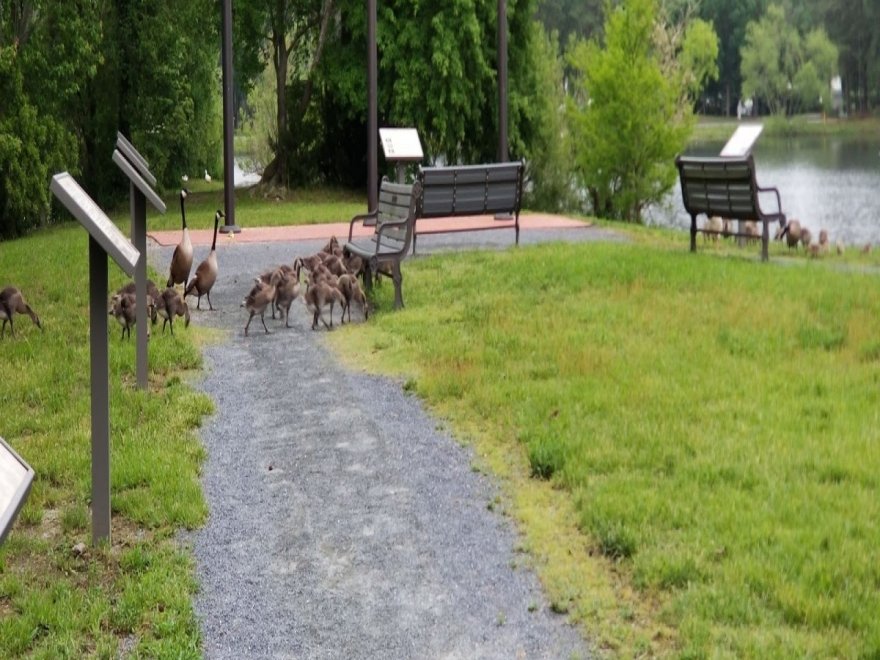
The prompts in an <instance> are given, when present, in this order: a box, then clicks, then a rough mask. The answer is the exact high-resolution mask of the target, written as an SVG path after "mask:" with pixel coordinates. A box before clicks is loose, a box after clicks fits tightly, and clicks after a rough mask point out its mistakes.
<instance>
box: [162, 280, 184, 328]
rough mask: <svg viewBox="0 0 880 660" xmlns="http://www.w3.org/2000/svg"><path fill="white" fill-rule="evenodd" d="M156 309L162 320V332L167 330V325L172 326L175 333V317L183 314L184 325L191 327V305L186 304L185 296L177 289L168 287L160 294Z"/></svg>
mask: <svg viewBox="0 0 880 660" xmlns="http://www.w3.org/2000/svg"><path fill="white" fill-rule="evenodd" d="M156 310H157V313H158V314H159V316H161V317H162V318H163V319H165V320H164V321H162V332H163V333H164V332H165V325H166V324H167V325H170V326H171V334H172V336H173V335H174V317H175V316H182V317H183V318H184V324H183V327H185V328H188V327H189V305H187V304H186V300H184V298H183V296H181V295H180V292H179V291H178V290H177V289H174V288H172V287H168V288H167V289H165V290H164V291H163V292H162V293H161V294H160V295H159V298H158V300H157V301H156Z"/></svg>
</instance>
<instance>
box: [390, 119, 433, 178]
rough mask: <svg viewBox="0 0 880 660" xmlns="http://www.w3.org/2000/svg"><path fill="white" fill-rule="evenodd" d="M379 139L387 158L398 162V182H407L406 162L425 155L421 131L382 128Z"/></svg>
mask: <svg viewBox="0 0 880 660" xmlns="http://www.w3.org/2000/svg"><path fill="white" fill-rule="evenodd" d="M379 140H380V141H381V142H382V153H383V154H385V160H387V161H389V162H391V161H394V162H396V163H397V183H405V181H404V167H405V165H404V163H416V162H419V161H420V160H422V159H423V158H424V157H425V154H424V153H423V152H422V143H421V142H420V141H419V132H418V131H417V130H416V129H414V128H380V129H379Z"/></svg>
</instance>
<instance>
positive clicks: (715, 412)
mask: <svg viewBox="0 0 880 660" xmlns="http://www.w3.org/2000/svg"><path fill="white" fill-rule="evenodd" d="M658 237H659V238H658ZM686 245H687V237H686V236H685V235H683V234H675V235H672V234H670V233H668V232H666V233H663V232H658V231H645V232H637V233H636V234H635V240H634V241H633V243H631V244H629V245H617V244H581V245H570V244H566V245H548V246H541V247H521V248H519V249H511V250H508V251H505V252H501V253H477V254H464V253H462V254H450V255H443V256H437V257H431V258H420V259H414V260H410V261H407V262H406V263H405V264H404V277H405V285H404V286H405V288H406V292H405V294H406V300H407V307H406V309H405V310H402V311H400V312H396V313H377V314H376V315H375V316H374V317H373V318H371V320H370V323H369V324H362V325H358V326H352V327H348V328H345V329H343V330H341V331H339V332H336V333H333V335H331V336H330V340H331V341H332V343H333V344H334V345H336V346H337V347H338V349H339V350H340V351H342V352H343V354H344V355H345V356H346V359H350V360H352V363H361V364H363V363H365V362H366V363H367V364H369V365H371V367H370V368H372V369H375V370H381V371H385V372H389V373H392V374H397V375H399V376H400V377H401V378H402V379H403V380H404V382H405V387H406V388H407V389H409V390H411V391H413V392H415V393H417V394H418V395H419V396H421V397H423V398H424V399H425V401H426V402H427V403H428V405H429V406H430V407H431V408H432V409H434V410H435V411H436V412H437V413H438V414H439V415H441V416H442V417H443V418H445V419H447V420H448V421H449V423H450V424H451V426H452V428H454V429H455V430H456V431H457V432H458V434H459V435H460V437H462V438H463V439H466V440H467V441H469V442H472V443H473V445H474V447H475V450H476V453H477V459H476V461H475V469H485V470H488V471H491V472H493V473H495V474H498V475H500V476H501V478H502V481H503V483H504V484H505V486H506V492H507V495H508V497H507V501H506V502H505V503H504V505H505V506H506V507H507V510H508V511H509V512H510V514H511V515H512V516H513V517H514V518H516V519H517V520H518V522H519V523H520V525H521V529H522V530H523V538H524V541H523V544H524V549H527V550H528V551H530V552H531V553H532V557H533V561H534V563H535V565H536V567H537V569H538V571H539V573H540V574H541V576H542V579H543V581H544V583H545V585H546V586H547V589H548V592H549V594H550V598H551V601H552V607H553V608H554V609H555V610H557V611H560V612H568V613H569V614H570V615H571V616H572V617H573V618H574V619H575V620H576V621H578V622H579V623H581V624H582V625H583V626H584V628H585V630H586V631H587V632H588V634H589V635H590V636H592V637H594V638H598V640H599V642H600V644H601V645H602V646H603V647H604V648H606V649H610V650H611V651H612V652H614V653H615V654H620V655H624V656H635V655H642V654H646V653H655V654H666V653H672V654H675V655H680V656H684V657H705V656H721V657H726V656H732V657H743V656H745V657H804V656H814V657H877V655H878V654H880V562H878V561H877V548H878V547H880V492H878V490H880V275H878V274H877V269H876V265H875V264H874V263H873V262H871V266H870V267H869V268H860V267H858V268H857V267H854V265H853V264H852V263H850V262H843V261H841V260H839V259H837V258H836V257H828V258H827V259H825V260H805V259H795V258H791V259H788V258H783V257H782V256H781V255H782V254H783V253H784V249H782V248H781V246H779V245H775V246H774V250H773V254H774V256H775V258H774V261H773V262H771V263H769V264H761V263H759V262H758V261H757V248H755V249H753V250H752V249H750V250H749V251H748V256H744V255H745V254H746V253H745V252H739V251H738V250H736V249H733V248H730V249H728V248H724V247H719V248H713V247H708V248H703V249H701V252H700V253H698V254H696V255H694V254H689V253H688V252H687V250H686ZM850 258H851V259H853V260H855V259H857V257H855V256H852V257H850ZM866 259H867V257H866ZM875 261H876V259H875ZM864 265H867V263H866V264H864ZM391 295H392V287H391V286H390V285H388V284H387V283H385V285H384V286H382V287H380V288H379V289H378V292H377V297H378V299H379V302H380V309H389V308H390V298H391Z"/></svg>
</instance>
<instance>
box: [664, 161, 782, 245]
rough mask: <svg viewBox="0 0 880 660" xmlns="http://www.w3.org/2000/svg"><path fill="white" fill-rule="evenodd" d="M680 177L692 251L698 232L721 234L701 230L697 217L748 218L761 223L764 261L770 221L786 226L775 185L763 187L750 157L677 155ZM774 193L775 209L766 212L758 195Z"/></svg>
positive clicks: (748, 235)
mask: <svg viewBox="0 0 880 660" xmlns="http://www.w3.org/2000/svg"><path fill="white" fill-rule="evenodd" d="M675 164H676V166H677V167H678V173H679V177H680V179H681V197H682V201H683V202H684V207H685V209H686V210H687V212H688V213H689V214H690V216H691V252H696V250H697V232H698V231H699V232H703V233H706V234H720V233H723V232H718V231H713V230H707V229H700V228H698V227H697V216H698V215H700V214H705V215H706V217H707V218H709V217H711V216H716V215H717V216H721V217H722V218H725V219H727V220H740V221H745V220H751V221H754V222H759V223H761V224H763V232H762V234H761V259H762V260H763V261H767V259H768V256H767V246H768V244H769V242H770V222H772V221H773V220H776V221H778V222H779V224H780V226H781V227H784V226H785V222H786V220H785V214H784V213H783V212H782V201H781V199H780V197H779V190H777V189H776V188H762V187H760V186H759V185H758V183H757V181H756V180H755V163H754V160H753V159H752V156H751V155H749V156H747V157H743V158H721V157H708V158H701V157H693V156H679V157H678V158H676V159H675ZM760 193H773V194H775V196H776V211H775V212H772V213H766V212H764V210H763V209H762V208H761V204H760V200H759V199H758V198H759V194H760ZM724 235H727V236H739V237H748V238H754V236H752V235H751V234H746V233H741V232H727V233H725V234H724Z"/></svg>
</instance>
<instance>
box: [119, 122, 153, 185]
mask: <svg viewBox="0 0 880 660" xmlns="http://www.w3.org/2000/svg"><path fill="white" fill-rule="evenodd" d="M116 148H117V149H119V151H121V152H122V155H123V156H125V157H126V158H128V160H129V161H131V164H132V165H134V166H135V167H136V168H137V169H138V172H140V174H141V176H142V177H143V178H144V179H146V181H147V182H148V183H149V184H150V185H151V186H155V185H156V177H154V176H153V173H152V172H150V164H149V163H148V162H147V159H146V158H144V157H143V156H141V152H140V151H138V150H137V149H135V146H134V145H133V144H132V143H131V142H129V141H128V140H127V139H126V137H125V136H124V135H123V134H122V133H120V132H119V131H116Z"/></svg>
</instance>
